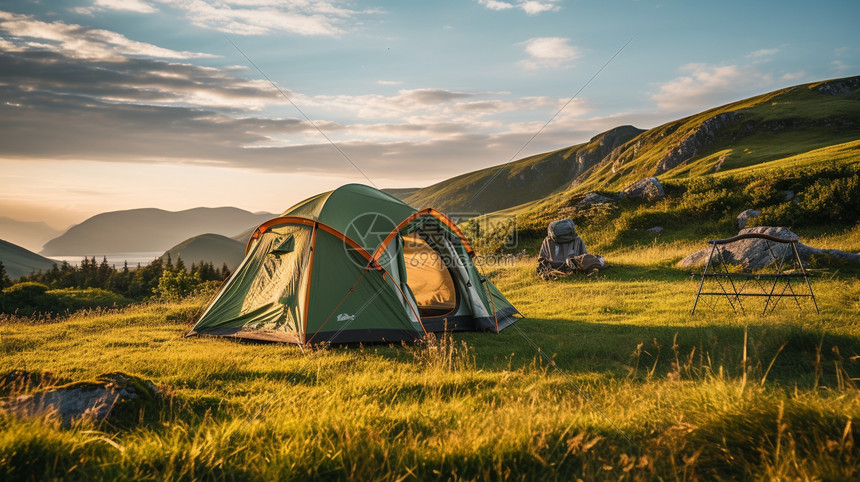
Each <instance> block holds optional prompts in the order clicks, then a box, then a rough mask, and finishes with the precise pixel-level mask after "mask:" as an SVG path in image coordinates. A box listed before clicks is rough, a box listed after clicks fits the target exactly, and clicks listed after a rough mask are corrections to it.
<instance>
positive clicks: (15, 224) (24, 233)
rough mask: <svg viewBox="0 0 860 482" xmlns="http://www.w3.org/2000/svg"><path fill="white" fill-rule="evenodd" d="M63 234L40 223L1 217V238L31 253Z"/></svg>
mask: <svg viewBox="0 0 860 482" xmlns="http://www.w3.org/2000/svg"><path fill="white" fill-rule="evenodd" d="M62 232H63V231H62V230H60V229H55V228H52V227H51V226H48V225H47V224H45V223H43V222H40V221H39V222H34V221H20V220H17V219H12V218H7V217H4V216H0V237H2V239H5V240H6V241H8V242H10V243H14V244H17V245H18V246H21V247H23V248H26V249H29V250H30V251H39V250H40V249H42V245H44V244H45V242H47V241H49V240H51V239H53V238H55V237H57V236H59V235H60V234H62Z"/></svg>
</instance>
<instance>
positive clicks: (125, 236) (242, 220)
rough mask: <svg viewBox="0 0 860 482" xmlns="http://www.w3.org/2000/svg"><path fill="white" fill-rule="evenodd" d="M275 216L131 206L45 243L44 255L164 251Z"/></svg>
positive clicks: (228, 234)
mask: <svg viewBox="0 0 860 482" xmlns="http://www.w3.org/2000/svg"><path fill="white" fill-rule="evenodd" d="M272 217H274V215H273V214H270V213H250V212H248V211H243V210H241V209H237V208H232V207H223V208H195V209H188V210H185V211H179V212H171V211H164V210H161V209H152V208H147V209H132V210H129V211H114V212H109V213H103V214H99V215H96V216H93V217H91V218H89V219H87V220H86V221H84V222H82V223H81V224H78V225H76V226H72V227H71V228H69V229H68V231H66V232H65V233H64V234H63V235H61V236H60V237H58V238H55V239H52V240H51V241H49V242H48V243H46V244H45V247H44V249H43V250H42V252H41V254H44V255H70V254H79V255H101V254H105V253H127V252H148V251H166V250H168V249H170V248H171V247H173V246H176V245H177V244H179V243H181V242H183V241H185V240H187V239H188V238H190V237H192V236H197V235H199V234H200V233H215V234H220V235H224V236H230V235H234V234H236V233H238V232H241V231H244V230H246V229H248V228H249V227H250V226H257V225H259V224H261V223H263V222H264V221H266V220H268V219H271V218H272Z"/></svg>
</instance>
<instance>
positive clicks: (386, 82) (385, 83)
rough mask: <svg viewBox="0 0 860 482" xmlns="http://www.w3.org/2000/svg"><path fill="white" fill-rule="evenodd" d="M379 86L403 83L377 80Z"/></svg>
mask: <svg viewBox="0 0 860 482" xmlns="http://www.w3.org/2000/svg"><path fill="white" fill-rule="evenodd" d="M376 83H377V84H378V85H401V84H403V82H401V81H399V80H377V81H376Z"/></svg>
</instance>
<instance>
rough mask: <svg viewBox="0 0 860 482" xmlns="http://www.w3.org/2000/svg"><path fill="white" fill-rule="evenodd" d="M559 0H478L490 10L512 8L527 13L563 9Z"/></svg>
mask: <svg viewBox="0 0 860 482" xmlns="http://www.w3.org/2000/svg"><path fill="white" fill-rule="evenodd" d="M556 1H557V0H546V1H542V2H540V1H535V0H516V1H513V2H501V1H498V0H478V3H480V4H481V5H483V6H485V7H487V8H488V9H490V10H497V11H498V10H511V9H519V10H522V11H523V12H525V13H526V15H537V14H539V13H543V12H550V11H552V12H555V11H558V10H560V9H561V7H559V6H558V5H556V4H555V3H556Z"/></svg>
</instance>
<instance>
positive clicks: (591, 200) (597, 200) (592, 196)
mask: <svg viewBox="0 0 860 482" xmlns="http://www.w3.org/2000/svg"><path fill="white" fill-rule="evenodd" d="M612 201H614V199H612V198H611V197H606V196H604V195H602V194H598V193H596V192H590V193H588V194H586V195H585V197H583V198H582V201H579V202H578V203H577V205H583V204H603V203H611V202H612Z"/></svg>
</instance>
